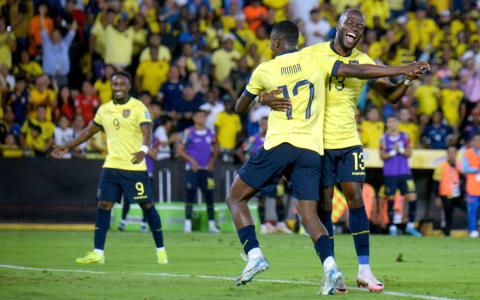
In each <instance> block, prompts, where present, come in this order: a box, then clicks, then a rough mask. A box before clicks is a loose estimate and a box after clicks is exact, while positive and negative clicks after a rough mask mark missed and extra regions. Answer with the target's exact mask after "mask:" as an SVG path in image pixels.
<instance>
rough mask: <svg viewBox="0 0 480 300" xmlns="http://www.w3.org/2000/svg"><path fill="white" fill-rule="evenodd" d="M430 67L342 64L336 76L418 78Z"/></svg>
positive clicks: (416, 64)
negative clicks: (400, 76)
mask: <svg viewBox="0 0 480 300" xmlns="http://www.w3.org/2000/svg"><path fill="white" fill-rule="evenodd" d="M429 69H430V65H429V64H428V63H426V62H415V63H411V64H409V65H406V66H398V67H392V66H379V65H370V64H364V65H363V64H362V65H356V64H343V63H342V64H340V65H339V67H338V70H337V72H336V74H333V75H335V76H338V77H355V78H360V79H371V78H379V77H392V76H398V75H405V76H407V77H413V78H417V77H419V76H421V75H422V74H423V72H424V71H425V70H429Z"/></svg>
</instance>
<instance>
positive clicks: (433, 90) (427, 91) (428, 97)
mask: <svg viewBox="0 0 480 300" xmlns="http://www.w3.org/2000/svg"><path fill="white" fill-rule="evenodd" d="M415 97H416V98H417V100H418V110H417V114H426V115H427V116H431V115H432V114H433V113H434V112H435V111H436V110H438V102H437V98H439V97H440V89H439V88H438V87H436V86H434V85H421V86H419V87H418V88H417V89H416V90H415Z"/></svg>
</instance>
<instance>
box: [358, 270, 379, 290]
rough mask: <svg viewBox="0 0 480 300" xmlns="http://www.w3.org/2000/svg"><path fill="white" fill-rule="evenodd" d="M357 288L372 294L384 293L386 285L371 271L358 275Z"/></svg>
mask: <svg viewBox="0 0 480 300" xmlns="http://www.w3.org/2000/svg"><path fill="white" fill-rule="evenodd" d="M357 286H358V287H362V288H367V289H368V290H369V291H370V292H374V293H380V292H383V289H384V285H383V283H381V282H380V281H379V280H378V279H377V278H375V276H374V275H373V274H372V272H371V271H369V272H363V273H360V272H359V273H358V275H357Z"/></svg>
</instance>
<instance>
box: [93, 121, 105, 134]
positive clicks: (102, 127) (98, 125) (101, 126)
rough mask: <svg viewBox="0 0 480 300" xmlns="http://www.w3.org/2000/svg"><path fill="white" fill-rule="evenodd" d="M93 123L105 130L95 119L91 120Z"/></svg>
mask: <svg viewBox="0 0 480 300" xmlns="http://www.w3.org/2000/svg"><path fill="white" fill-rule="evenodd" d="M92 122H93V124H95V126H97V127H98V128H100V129H101V130H103V131H105V129H103V126H102V125H100V124H98V123H97V122H95V120H93V121H92Z"/></svg>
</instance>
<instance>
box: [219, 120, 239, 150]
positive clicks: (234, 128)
mask: <svg viewBox="0 0 480 300" xmlns="http://www.w3.org/2000/svg"><path fill="white" fill-rule="evenodd" d="M215 126H216V127H217V129H218V130H217V140H218V144H219V145H220V148H222V149H228V150H233V149H235V146H236V144H237V134H238V133H239V132H240V131H241V130H242V121H241V120H240V116H239V115H238V114H236V113H230V114H229V113H227V112H225V111H223V112H221V113H219V114H218V116H217V120H216V121H215Z"/></svg>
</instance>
